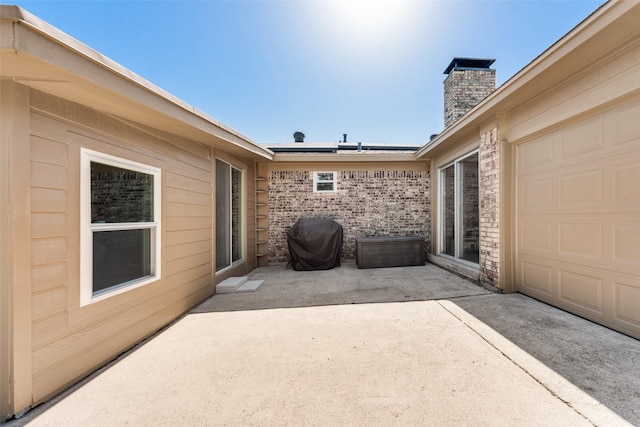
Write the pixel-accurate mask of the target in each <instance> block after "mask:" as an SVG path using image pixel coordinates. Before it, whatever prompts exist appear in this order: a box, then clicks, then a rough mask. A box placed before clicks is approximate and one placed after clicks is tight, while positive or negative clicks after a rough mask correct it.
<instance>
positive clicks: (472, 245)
mask: <svg viewBox="0 0 640 427" xmlns="http://www.w3.org/2000/svg"><path fill="white" fill-rule="evenodd" d="M460 173H461V175H462V176H461V179H462V230H461V231H462V254H461V256H462V259H464V260H466V261H471V262H474V263H476V264H477V263H478V262H479V260H480V256H479V255H480V252H479V250H480V208H479V206H480V194H479V189H478V154H474V155H472V156H469V157H467V158H465V159H464V160H462V161H461V162H460Z"/></svg>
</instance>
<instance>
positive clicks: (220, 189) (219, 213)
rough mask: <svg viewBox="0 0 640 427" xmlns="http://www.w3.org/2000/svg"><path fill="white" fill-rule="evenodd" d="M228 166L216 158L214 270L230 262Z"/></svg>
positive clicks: (229, 186)
mask: <svg viewBox="0 0 640 427" xmlns="http://www.w3.org/2000/svg"><path fill="white" fill-rule="evenodd" d="M229 171H230V167H229V165H228V164H226V163H224V162H221V161H220V160H216V271H218V270H220V269H223V268H225V267H227V266H229V265H230V264H231V253H230V248H229V242H230V235H231V230H229V225H230V223H231V221H230V214H231V197H230V189H231V185H230V182H229V180H230V177H229Z"/></svg>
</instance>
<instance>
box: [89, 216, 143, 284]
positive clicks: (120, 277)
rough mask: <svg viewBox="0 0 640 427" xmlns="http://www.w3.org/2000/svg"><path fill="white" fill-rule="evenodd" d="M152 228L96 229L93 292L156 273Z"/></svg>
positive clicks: (94, 236) (94, 237) (94, 234)
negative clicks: (153, 257)
mask: <svg viewBox="0 0 640 427" xmlns="http://www.w3.org/2000/svg"><path fill="white" fill-rule="evenodd" d="M151 234H152V230H150V229H148V228H147V229H141V230H140V229H138V230H117V231H100V232H94V233H93V293H94V294H96V293H99V292H100V291H103V290H105V289H108V288H110V287H113V286H117V285H120V284H123V283H126V282H129V281H131V280H135V279H140V278H142V277H146V276H150V275H151V274H152V267H151Z"/></svg>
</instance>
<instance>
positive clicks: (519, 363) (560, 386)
mask: <svg viewBox="0 0 640 427" xmlns="http://www.w3.org/2000/svg"><path fill="white" fill-rule="evenodd" d="M435 301H436V302H437V303H438V305H440V306H441V307H442V308H443V309H444V310H446V311H447V312H448V313H449V314H451V316H453V317H454V318H456V319H457V320H458V321H459V322H460V323H462V325H464V326H465V327H466V328H468V329H469V330H471V331H472V332H473V333H474V334H475V335H477V336H478V337H479V338H480V339H482V340H483V341H484V342H486V343H487V344H488V345H489V346H491V347H492V348H494V349H495V350H496V351H497V352H499V353H500V354H501V355H502V356H503V357H504V358H506V359H507V360H508V361H510V362H511V363H512V364H513V365H515V366H516V367H518V369H520V370H521V371H522V372H524V373H525V374H527V376H529V377H530V378H531V379H533V380H534V381H535V382H536V383H538V384H540V386H542V387H543V388H544V389H545V390H547V391H548V392H549V394H551V395H552V396H553V397H554V398H556V399H558V400H559V401H560V402H562V403H563V404H564V405H566V406H567V407H569V408H571V410H573V411H574V412H575V413H576V414H578V415H579V416H580V417H582V418H584V419H585V421H587V422H588V423H589V424H591V425H593V426H607V425H616V426H632V424H631V423H629V422H627V421H626V420H625V419H623V418H622V417H620V416H619V415H618V414H616V413H615V412H613V411H611V410H610V409H609V408H607V407H606V406H605V405H603V404H602V403H600V402H599V401H597V400H595V399H594V398H592V397H591V396H590V395H588V394H586V393H585V392H583V391H582V390H580V389H579V388H578V387H576V386H575V385H573V384H572V383H570V382H569V381H568V380H566V379H565V378H563V377H562V376H560V375H559V374H557V373H555V372H554V371H553V370H551V369H550V368H548V367H546V365H544V364H543V363H542V362H540V361H538V360H537V359H536V358H535V357H533V356H531V355H529V354H528V353H526V352H525V351H524V350H522V349H521V348H520V347H518V346H517V345H515V344H513V343H512V342H511V341H509V340H508V339H507V338H505V337H503V336H502V335H501V334H500V333H499V332H497V331H495V330H494V329H492V328H491V327H489V326H488V325H486V324H484V323H483V322H482V321H481V320H479V319H477V318H475V317H474V316H472V315H471V314H469V313H467V312H466V311H465V310H464V309H462V308H460V307H458V306H457V305H456V304H455V303H453V302H451V301H449V299H447V300H435ZM552 384H555V387H554V386H553V385H552Z"/></svg>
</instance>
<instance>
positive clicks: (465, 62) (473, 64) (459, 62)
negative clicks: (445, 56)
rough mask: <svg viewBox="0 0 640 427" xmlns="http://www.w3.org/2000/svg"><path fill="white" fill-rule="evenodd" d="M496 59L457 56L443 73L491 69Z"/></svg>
mask: <svg viewBox="0 0 640 427" xmlns="http://www.w3.org/2000/svg"><path fill="white" fill-rule="evenodd" d="M495 61H496V60H495V59H493V58H460V57H455V58H453V60H451V62H450V63H449V65H448V66H447V68H446V69H445V70H444V73H443V74H449V73H450V72H451V71H452V70H489V69H491V65H492V64H493V63H494V62H495Z"/></svg>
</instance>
